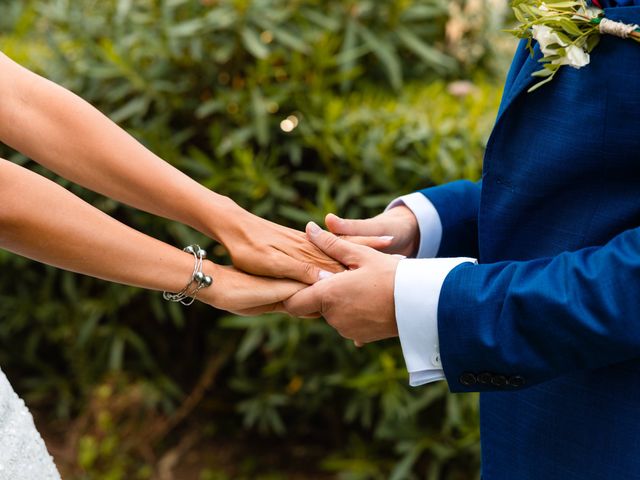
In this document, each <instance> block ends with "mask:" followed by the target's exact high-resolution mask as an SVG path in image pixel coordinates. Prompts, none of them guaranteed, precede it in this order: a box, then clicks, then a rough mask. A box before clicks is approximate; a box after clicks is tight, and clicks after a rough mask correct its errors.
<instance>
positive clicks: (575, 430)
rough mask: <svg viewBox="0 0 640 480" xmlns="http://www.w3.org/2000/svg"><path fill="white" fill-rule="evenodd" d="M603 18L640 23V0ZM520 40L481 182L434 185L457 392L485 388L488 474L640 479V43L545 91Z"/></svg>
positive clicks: (489, 477) (614, 42) (443, 316)
mask: <svg viewBox="0 0 640 480" xmlns="http://www.w3.org/2000/svg"><path fill="white" fill-rule="evenodd" d="M606 14H607V17H609V18H611V19H616V20H622V21H625V22H627V23H638V24H640V7H624V8H615V9H608V10H607V11H606ZM538 57H539V54H537V55H536V58H533V59H532V58H530V56H529V55H528V52H527V51H526V50H525V49H524V46H523V45H520V47H519V49H518V51H517V53H516V56H515V58H514V61H513V64H512V67H511V70H510V72H509V75H508V77H507V82H506V87H505V90H504V94H503V101H502V105H501V107H500V111H499V114H498V118H497V121H496V124H495V127H494V130H493V133H492V134H491V137H490V140H489V143H488V145H487V150H486V154H485V160H484V170H483V179H482V182H481V183H472V182H466V181H460V182H454V183H450V184H447V185H443V186H439V187H435V188H431V189H427V190H424V191H423V193H424V195H426V196H427V197H428V198H429V199H430V200H431V201H432V202H433V204H434V205H435V207H436V209H437V211H438V213H439V215H440V218H441V220H442V223H443V238H442V243H441V248H440V251H439V253H438V256H476V257H477V258H478V259H479V262H480V263H479V265H472V264H464V265H461V266H459V267H457V268H456V269H454V270H453V271H452V272H451V273H450V274H449V275H448V276H447V278H446V280H445V282H444V285H443V289H442V292H441V295H440V302H439V311H438V329H439V338H440V351H441V356H442V364H443V366H444V372H445V375H446V377H447V381H448V383H449V386H450V389H451V390H452V391H453V392H469V391H480V392H481V395H480V398H481V400H480V416H481V436H482V463H483V465H482V473H483V478H484V479H485V480H497V479H505V480H506V479H509V480H514V479H515V480H553V479H559V480H560V479H561V480H572V479H575V480H595V479H612V480H613V479H615V480H620V479H640V45H638V44H637V43H635V42H633V41H631V40H622V39H618V38H613V37H606V38H603V39H602V40H601V43H600V44H599V45H598V46H597V47H596V49H595V51H594V52H593V53H592V55H591V63H590V64H589V65H588V66H587V67H585V68H582V69H580V70H576V69H572V68H570V67H563V68H562V69H561V71H560V72H559V74H558V75H557V76H556V78H555V79H554V80H553V81H552V82H551V83H550V84H547V85H546V86H543V87H542V88H540V89H538V90H537V91H535V92H533V93H527V92H526V90H527V88H528V87H530V86H531V85H532V84H533V83H534V82H535V81H537V80H536V79H534V78H532V77H531V73H532V72H534V71H535V70H538V69H539V64H538V63H537V59H538Z"/></svg>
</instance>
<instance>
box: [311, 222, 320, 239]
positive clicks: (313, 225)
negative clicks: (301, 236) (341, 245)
mask: <svg viewBox="0 0 640 480" xmlns="http://www.w3.org/2000/svg"><path fill="white" fill-rule="evenodd" d="M308 227H309V234H311V235H312V236H314V237H315V236H316V235H320V232H322V229H321V228H320V227H319V226H318V225H317V224H316V223H315V222H309V224H308Z"/></svg>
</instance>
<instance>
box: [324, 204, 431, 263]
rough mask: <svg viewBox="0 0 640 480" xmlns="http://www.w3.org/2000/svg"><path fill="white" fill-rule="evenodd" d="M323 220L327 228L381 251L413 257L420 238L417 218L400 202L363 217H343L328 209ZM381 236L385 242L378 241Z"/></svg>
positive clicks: (347, 238) (381, 239)
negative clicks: (385, 209) (382, 210)
mask: <svg viewBox="0 0 640 480" xmlns="http://www.w3.org/2000/svg"><path fill="white" fill-rule="evenodd" d="M325 223H326V224H327V228H328V229H329V230H330V231H331V232H333V233H335V234H336V235H341V236H343V238H345V239H346V240H349V241H352V242H354V243H359V244H364V245H368V246H370V247H373V248H376V249H378V250H380V251H382V252H385V253H395V254H399V255H404V256H405V257H413V256H415V254H416V252H417V251H418V245H419V242H420V230H419V228H418V221H417V220H416V217H415V215H414V214H413V212H412V211H411V210H410V209H409V208H407V207H406V206H404V205H400V206H397V207H394V208H391V209H389V210H387V211H386V212H383V213H381V214H380V215H377V216H375V217H372V218H366V219H363V220H347V219H343V218H340V217H338V216H336V215H334V214H332V213H330V214H329V215H327V217H326V218H325ZM385 239H386V240H387V243H386V244H385V243H382V241H383V240H385ZM374 241H377V243H374Z"/></svg>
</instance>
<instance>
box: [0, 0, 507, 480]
mask: <svg viewBox="0 0 640 480" xmlns="http://www.w3.org/2000/svg"><path fill="white" fill-rule="evenodd" d="M506 7H507V5H506V3H505V2H503V1H502V0H342V1H341V0H288V1H284V0H200V1H195V0H193V1H189V0H137V1H133V0H73V1H71V0H28V1H21V0H15V1H13V0H0V50H2V51H3V52H5V53H6V54H7V55H9V56H10V57H12V58H13V59H15V60H17V61H18V62H21V63H22V64H24V65H26V66H28V67H29V68H31V69H33V70H35V71H37V72H39V73H41V74H43V75H45V76H47V77H48V78H51V79H53V80H54V81H56V82H58V83H60V84H62V85H64V86H66V87H67V88H69V89H71V90H73V91H74V92H76V93H78V94H79V95H81V96H82V97H84V98H85V99H87V100H88V101H90V102H91V103H93V104H94V105H95V106H96V107H98V108H99V109H100V110H102V111H103V112H105V113H106V114H108V115H109V116H110V117H111V118H112V119H113V120H114V121H116V122H118V123H119V124H120V125H122V126H123V127H124V128H126V129H127V130H128V131H129V132H131V133H132V134H133V135H134V136H136V137H137V138H138V139H139V140H140V141H141V142H143V143H144V144H145V145H147V146H148V147H149V148H150V149H151V150H153V151H154V152H156V153H158V154H159V155H160V156H161V157H163V158H164V159H166V160H167V161H169V162H171V163H172V164H174V165H176V166H177V167H179V168H180V169H182V170H183V171H185V172H187V173H188V174H190V175H192V176H193V177H195V178H197V179H198V180H199V181H200V182H202V183H203V184H205V185H207V186H208V187H210V188H212V189H215V190H216V191H218V192H219V193H222V194H225V195H229V196H230V197H232V198H233V199H235V200H236V201H237V202H238V203H240V204H241V205H243V206H244V207H246V208H248V209H250V210H251V211H253V212H255V213H256V214H258V215H261V216H264V217H267V218H269V219H272V220H274V221H277V222H280V223H284V224H287V225H291V226H294V227H297V228H301V227H302V226H303V225H304V223H305V222H307V221H308V220H315V221H318V222H322V220H323V217H324V215H325V214H326V213H328V212H338V213H340V214H342V215H345V216H347V217H354V218H355V217H364V216H370V215H373V214H376V213H378V212H379V211H380V210H381V209H383V208H384V207H385V205H386V204H387V202H389V201H390V200H391V199H392V198H394V197H395V196H397V195H399V194H404V193H407V192H410V191H413V190H415V189H418V188H422V187H425V186H428V185H434V184H439V183H442V182H446V181H450V180H454V179H457V178H471V179H476V178H478V177H479V175H480V169H481V160H482V154H483V150H484V146H485V142H486V139H487V137H488V134H489V132H490V129H491V126H492V123H493V120H494V116H495V113H496V110H497V106H498V102H499V96H500V92H501V88H502V81H503V77H504V71H505V68H506V66H507V63H508V58H509V53H510V51H511V49H512V48H513V46H514V45H513V41H512V40H511V39H509V38H508V37H507V35H506V34H504V33H501V31H500V28H501V27H502V24H503V22H504V17H505V15H506ZM0 74H1V72H0ZM70 141H73V133H72V132H70ZM114 147H115V148H117V146H114ZM0 149H1V150H0V153H1V154H2V155H4V156H6V157H8V158H10V159H12V160H13V161H15V162H18V163H20V164H29V166H30V167H31V168H34V169H35V170H37V171H39V172H41V173H42V174H44V175H47V176H48V177H50V178H54V179H55V180H56V181H58V182H60V183H62V184H63V185H65V186H67V187H68V188H69V189H71V190H72V191H73V192H75V193H77V194H78V195H80V196H81V197H83V198H85V199H87V200H88V201H90V202H92V203H93V204H94V205H96V206H98V207H99V208H101V209H102V210H104V211H106V212H108V213H109V214H110V215H113V216H115V217H117V218H119V219H121V220H122V221H124V222H125V223H127V224H129V225H132V226H135V227H136V228H138V229H141V230H142V231H145V232H147V233H149V234H151V235H154V236H156V237H158V238H161V239H163V240H165V241H167V242H169V243H171V244H175V245H183V244H188V243H192V242H193V241H198V242H199V243H200V244H201V245H203V246H205V247H207V248H208V249H209V250H212V251H213V252H214V253H215V257H216V260H217V261H219V262H228V259H227V257H226V253H225V251H224V249H223V248H222V247H221V246H219V245H214V244H213V242H212V241H211V240H208V239H205V238H201V236H199V235H198V234H195V233H194V232H193V231H191V230H189V229H187V228H185V227H183V226H181V225H177V224H175V223H171V222H167V221H164V220H162V219H158V218H153V217H151V216H150V215H147V214H143V213H140V212H137V211H135V210H132V209H130V208H127V207H124V206H122V205H119V204H117V203H115V202H112V201H111V200H108V199H104V198H102V197H100V196H98V195H95V194H93V193H91V192H87V191H85V190H83V189H80V188H78V187H77V186H74V185H70V184H69V183H68V182H66V181H65V180H62V179H59V178H56V177H55V176H53V175H52V174H50V173H48V172H45V171H43V170H42V169H40V168H39V167H37V166H36V165H34V164H32V163H31V162H30V161H29V160H28V159H26V158H24V157H22V156H20V155H19V154H17V153H15V152H12V151H10V150H9V149H8V148H5V147H0ZM130 161H131V162H135V161H136V160H135V158H132V159H130ZM149 175H153V172H149ZM0 268H1V272H2V273H1V274H0V365H2V368H3V369H4V370H5V371H6V373H7V375H8V376H9V378H10V380H11V381H12V383H13V384H14V386H15V388H16V389H17V391H18V392H19V393H20V394H21V395H22V396H23V397H24V398H25V399H26V401H27V403H28V404H29V406H30V407H31V409H32V410H33V412H34V415H35V416H36V420H37V424H38V426H39V428H40V429H41V431H42V432H43V435H44V436H45V438H46V440H47V443H48V445H49V448H50V450H51V452H52V453H53V455H54V456H55V458H56V461H57V463H58V465H59V467H60V469H61V471H62V473H63V476H64V477H65V478H66V479H78V480H80V479H82V480H84V479H110V480H118V479H149V478H157V479H161V480H169V479H173V478H175V479H200V480H226V479H265V480H266V479H289V478H291V479H298V478H300V479H303V478H304V479H325V478H326V479H349V480H356V479H357V480H360V479H362V480H365V479H387V478H389V479H393V480H401V479H414V478H428V479H473V478H478V476H479V475H478V467H479V444H478V429H477V426H478V419H477V405H476V402H477V399H476V397H475V396H473V395H451V394H448V392H447V386H446V384H445V383H444V382H440V383H437V384H432V385H429V386H426V387H421V388H410V387H408V382H407V380H408V378H407V373H406V369H405V366H404V362H403V359H402V355H401V352H400V349H399V344H398V342H397V341H396V340H394V341H388V342H382V343H379V344H376V345H370V346H367V347H366V348H364V349H361V350H356V349H355V348H354V347H353V345H352V344H350V343H349V342H346V341H344V340H343V339H342V338H341V337H339V336H338V335H337V334H336V333H335V332H334V331H333V330H332V329H331V328H329V327H327V326H326V325H325V324H324V323H323V322H322V321H321V320H295V319H290V318H287V317H284V316H279V315H271V316H264V317H260V318H239V317H234V316H229V315H227V314H225V313H223V312H218V311H214V310H211V309H209V308H207V307H205V306H202V305H198V306H195V305H194V306H193V307H191V308H182V307H179V306H176V305H172V304H168V303H166V302H163V301H162V300H161V297H160V295H158V294H157V293H153V292H145V291H142V290H139V289H134V288H127V287H121V286H116V285H110V284H107V283H105V282H101V281H96V280H92V279H89V278H85V277H82V276H78V275H74V274H70V273H66V272H62V271H59V270H55V269H53V268H49V267H46V266H42V265H39V264H36V263H33V262H31V261H27V260H25V259H22V258H19V257H16V256H14V255H11V254H9V253H6V252H2V251H0Z"/></svg>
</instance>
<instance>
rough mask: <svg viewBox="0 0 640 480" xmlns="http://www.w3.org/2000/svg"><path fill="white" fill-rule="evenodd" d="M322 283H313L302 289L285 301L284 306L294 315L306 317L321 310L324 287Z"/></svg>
mask: <svg viewBox="0 0 640 480" xmlns="http://www.w3.org/2000/svg"><path fill="white" fill-rule="evenodd" d="M320 285H321V284H316V285H312V286H310V287H307V288H305V289H302V290H300V291H299V292H298V293H296V294H295V295H294V296H292V297H291V298H289V299H288V300H285V301H284V308H285V309H286V311H287V312H289V314H291V315H292V316H294V317H305V316H308V315H315V314H316V313H318V312H321V307H322V289H321V288H320Z"/></svg>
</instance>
